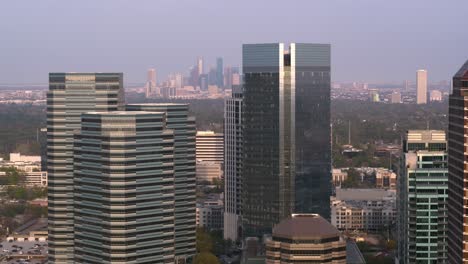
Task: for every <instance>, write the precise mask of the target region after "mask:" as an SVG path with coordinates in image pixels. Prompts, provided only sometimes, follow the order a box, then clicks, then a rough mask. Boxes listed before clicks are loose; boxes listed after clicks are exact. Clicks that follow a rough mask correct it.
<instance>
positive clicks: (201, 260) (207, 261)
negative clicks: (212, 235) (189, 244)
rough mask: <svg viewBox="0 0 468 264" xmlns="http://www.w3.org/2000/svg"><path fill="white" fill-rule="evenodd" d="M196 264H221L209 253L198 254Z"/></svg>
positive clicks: (194, 261) (195, 259)
mask: <svg viewBox="0 0 468 264" xmlns="http://www.w3.org/2000/svg"><path fill="white" fill-rule="evenodd" d="M193 263H194V264H219V260H218V258H217V257H216V256H215V255H213V254H212V253H209V252H202V253H198V254H197V255H196V256H195V258H194V260H193Z"/></svg>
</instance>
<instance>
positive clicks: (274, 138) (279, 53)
mask: <svg viewBox="0 0 468 264" xmlns="http://www.w3.org/2000/svg"><path fill="white" fill-rule="evenodd" d="M242 72H243V74H244V88H243V112H244V113H243V132H242V137H243V149H242V150H243V152H244V153H243V164H242V187H243V190H242V195H243V197H242V220H243V226H244V228H243V229H244V231H245V232H246V234H247V235H249V236H250V235H257V234H265V233H270V232H271V229H272V228H273V226H274V225H275V224H277V223H279V222H280V221H281V220H282V219H285V218H287V217H289V216H290V215H291V213H293V212H296V213H318V214H320V215H322V216H323V217H324V218H326V219H329V218H330V206H329V205H330V194H331V181H330V178H331V144H330V143H331V142H330V141H331V140H330V138H331V135H330V132H331V131H330V45H328V44H304V43H291V44H290V46H289V51H287V50H286V49H285V47H284V44H283V43H273V44H246V45H244V46H243V71H242Z"/></svg>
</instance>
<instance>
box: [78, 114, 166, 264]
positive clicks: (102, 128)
mask: <svg viewBox="0 0 468 264" xmlns="http://www.w3.org/2000/svg"><path fill="white" fill-rule="evenodd" d="M174 196H175V189H174V131H173V130H169V129H167V127H166V114H165V113H164V112H138V111H130V112H125V111H113V112H105V113H99V112H88V113H85V114H83V115H82V122H81V130H80V132H78V133H76V134H75V144H74V207H75V215H74V219H75V221H74V248H75V251H74V260H75V263H90V264H101V263H129V264H130V263H148V264H152V263H174V258H175V253H174V249H175V248H174V203H175V201H174Z"/></svg>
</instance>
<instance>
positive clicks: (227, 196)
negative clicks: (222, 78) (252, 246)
mask: <svg viewBox="0 0 468 264" xmlns="http://www.w3.org/2000/svg"><path fill="white" fill-rule="evenodd" d="M241 175H242V90H241V89H240V87H238V88H236V89H233V91H232V96H231V98H228V99H226V100H225V101H224V229H223V230H224V239H231V240H233V241H236V240H237V239H238V238H239V236H240V234H239V233H240V232H239V229H240V227H241V220H240V218H241V215H242V213H241V212H242V210H241V205H242V203H241V199H242V195H241V190H242V179H241Z"/></svg>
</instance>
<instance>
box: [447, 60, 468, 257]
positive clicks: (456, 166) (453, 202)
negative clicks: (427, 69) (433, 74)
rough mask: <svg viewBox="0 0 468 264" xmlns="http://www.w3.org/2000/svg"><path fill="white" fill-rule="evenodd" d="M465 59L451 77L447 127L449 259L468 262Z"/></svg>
mask: <svg viewBox="0 0 468 264" xmlns="http://www.w3.org/2000/svg"><path fill="white" fill-rule="evenodd" d="M467 108H468V61H467V62H466V63H465V65H463V66H462V67H461V69H460V70H459V71H458V72H457V73H456V74H455V76H454V77H453V92H452V94H451V95H450V98H449V128H448V142H449V144H448V146H449V148H448V168H449V195H448V213H449V218H448V254H447V255H448V260H449V263H451V264H456V263H457V264H458V263H468V227H467V226H468V209H467V205H468V147H467V144H468V140H467V137H468V129H467V126H468V121H467V119H468V110H466V109H467Z"/></svg>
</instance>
